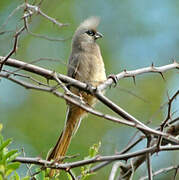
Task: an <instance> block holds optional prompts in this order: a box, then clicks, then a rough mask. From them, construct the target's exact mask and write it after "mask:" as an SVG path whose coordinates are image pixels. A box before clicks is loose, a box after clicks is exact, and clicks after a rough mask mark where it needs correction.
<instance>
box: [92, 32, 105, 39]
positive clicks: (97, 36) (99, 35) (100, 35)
mask: <svg viewBox="0 0 179 180" xmlns="http://www.w3.org/2000/svg"><path fill="white" fill-rule="evenodd" d="M102 37H103V35H102V34H101V33H99V32H96V33H95V35H94V38H95V39H98V38H102Z"/></svg>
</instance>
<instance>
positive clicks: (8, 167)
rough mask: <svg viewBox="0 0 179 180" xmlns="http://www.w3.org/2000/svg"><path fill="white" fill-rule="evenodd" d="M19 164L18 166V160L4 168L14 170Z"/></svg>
mask: <svg viewBox="0 0 179 180" xmlns="http://www.w3.org/2000/svg"><path fill="white" fill-rule="evenodd" d="M19 166H20V163H19V162H12V163H10V164H8V165H7V166H6V169H7V170H9V169H12V170H16V169H18V168H19Z"/></svg>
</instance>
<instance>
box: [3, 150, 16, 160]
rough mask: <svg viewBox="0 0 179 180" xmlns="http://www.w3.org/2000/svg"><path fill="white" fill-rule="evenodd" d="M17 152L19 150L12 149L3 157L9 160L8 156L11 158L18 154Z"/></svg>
mask: <svg viewBox="0 0 179 180" xmlns="http://www.w3.org/2000/svg"><path fill="white" fill-rule="evenodd" d="M16 153H17V150H12V151H9V152H8V153H6V154H5V155H4V157H3V159H2V160H3V161H5V160H7V159H8V158H10V157H11V156H12V155H14V154H16Z"/></svg>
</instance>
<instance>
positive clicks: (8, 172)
mask: <svg viewBox="0 0 179 180" xmlns="http://www.w3.org/2000/svg"><path fill="white" fill-rule="evenodd" d="M13 171H14V170H13V169H8V170H7V171H6V173H5V176H6V177H7V176H9V175H10V174H11V173H12V172H13Z"/></svg>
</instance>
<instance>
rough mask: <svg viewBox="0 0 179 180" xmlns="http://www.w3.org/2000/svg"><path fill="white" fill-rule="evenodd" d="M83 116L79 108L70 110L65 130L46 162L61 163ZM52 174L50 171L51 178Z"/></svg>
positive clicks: (52, 171)
mask: <svg viewBox="0 0 179 180" xmlns="http://www.w3.org/2000/svg"><path fill="white" fill-rule="evenodd" d="M84 114H85V112H84V111H83V110H82V109H80V108H76V107H75V108H70V110H69V112H68V115H67V121H66V125H65V128H64V130H63V132H62V133H61V135H60V137H59V139H58V141H57V143H56V145H55V147H54V148H53V150H52V151H51V152H50V155H49V156H48V158H47V160H49V161H50V160H52V159H53V160H54V161H56V162H58V163H61V162H62V161H63V159H64V156H65V154H66V152H67V150H68V147H69V145H70V142H71V138H72V136H73V135H74V132H76V128H77V127H78V126H79V123H80V121H81V118H82V116H83V115H84ZM54 173H55V170H51V172H50V176H51V177H52V176H53V175H54Z"/></svg>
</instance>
